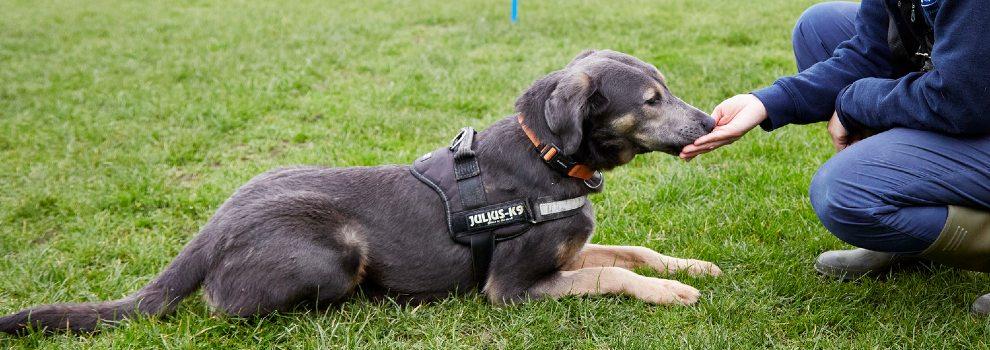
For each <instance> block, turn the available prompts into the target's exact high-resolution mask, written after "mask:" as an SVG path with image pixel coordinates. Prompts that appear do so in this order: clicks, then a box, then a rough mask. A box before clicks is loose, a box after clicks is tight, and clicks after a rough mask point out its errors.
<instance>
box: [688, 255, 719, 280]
mask: <svg viewBox="0 0 990 350" xmlns="http://www.w3.org/2000/svg"><path fill="white" fill-rule="evenodd" d="M686 260H687V261H688V262H687V268H686V270H687V273H688V274H689V275H691V276H702V275H709V276H720V275H722V269H720V268H719V267H718V265H715V264H713V263H710V262H707V261H702V260H694V259H686Z"/></svg>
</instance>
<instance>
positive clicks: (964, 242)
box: [921, 206, 990, 316]
mask: <svg viewBox="0 0 990 350" xmlns="http://www.w3.org/2000/svg"><path fill="white" fill-rule="evenodd" d="M921 257H923V258H925V259H928V260H931V261H934V262H937V263H941V264H944V265H948V266H952V267H957V268H961V269H966V270H971V271H980V272H990V212H985V211H980V210H976V209H970V208H966V207H958V206H949V216H948V218H947V219H946V220H945V227H943V228H942V233H940V234H939V236H938V239H936V240H935V243H932V245H931V246H929V247H928V249H925V251H924V252H922V253H921ZM971 310H972V311H973V313H974V314H978V315H981V316H986V315H987V314H990V294H986V295H983V296H982V297H979V298H977V299H976V301H975V302H973V307H972V309H971Z"/></svg>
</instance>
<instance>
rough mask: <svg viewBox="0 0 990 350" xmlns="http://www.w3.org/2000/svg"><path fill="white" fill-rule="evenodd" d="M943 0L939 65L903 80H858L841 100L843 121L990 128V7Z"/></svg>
mask: <svg viewBox="0 0 990 350" xmlns="http://www.w3.org/2000/svg"><path fill="white" fill-rule="evenodd" d="M940 2H941V3H942V5H941V7H940V8H939V9H938V12H937V15H936V17H935V18H934V20H935V21H934V26H933V28H934V30H935V46H934V47H933V48H932V54H931V58H932V63H933V65H934V68H933V69H932V70H930V71H928V72H925V73H920V72H919V73H910V74H908V75H906V76H904V77H901V78H899V79H881V78H868V79H862V80H858V81H856V82H855V83H853V84H852V85H850V86H849V87H847V88H845V89H844V90H843V91H842V92H841V93H840V94H839V96H838V98H837V99H836V110H837V112H838V113H839V119H840V121H842V122H843V125H855V123H853V122H858V123H859V124H860V125H862V126H864V127H867V128H870V129H873V130H878V131H879V130H886V129H890V128H893V127H908V128H912V129H918V130H929V131H936V132H942V133H948V134H988V133H990V66H988V64H990V39H988V38H987V31H986V26H987V24H988V23H987V22H988V21H990V7H988V6H986V3H984V2H982V1H965V0H942V1H940ZM930 6H936V5H930Z"/></svg>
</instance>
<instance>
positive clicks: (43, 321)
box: [0, 235, 209, 335]
mask: <svg viewBox="0 0 990 350" xmlns="http://www.w3.org/2000/svg"><path fill="white" fill-rule="evenodd" d="M201 238H202V235H200V236H198V237H196V238H195V239H193V241H192V242H190V243H189V244H188V245H187V246H186V247H185V248H183V250H182V252H181V253H179V256H178V257H176V258H175V260H173V261H172V263H171V264H169V265H168V267H166V268H165V271H163V272H162V273H161V274H160V275H158V277H157V278H155V280H154V281H152V282H151V283H149V284H148V285H146V286H144V288H141V290H139V291H137V292H136V293H134V294H132V295H130V296H127V297H125V298H123V299H119V300H112V301H105V302H97V303H79V304H53V305H41V306H36V307H33V308H29V309H25V310H21V311H20V312H17V313H15V314H12V315H7V316H3V317H0V332H4V333H8V334H15V335H18V334H19V335H23V334H24V333H26V331H27V330H28V329H32V330H38V331H44V332H47V333H52V332H60V331H72V332H92V331H95V330H96V328H97V326H99V325H100V324H101V323H106V324H112V323H114V322H115V321H119V320H122V319H125V318H128V317H131V316H134V315H139V314H140V315H148V316H164V315H168V314H171V313H172V312H173V311H175V308H176V306H178V304H179V302H180V301H182V299H183V298H185V297H186V296H188V295H189V294H191V293H192V292H194V291H196V289H198V288H199V285H200V284H201V283H202V282H203V278H204V277H205V275H206V271H207V269H208V266H209V256H208V253H207V251H206V250H207V249H206V247H204V245H203V244H202V242H203V241H204V240H203V239H201Z"/></svg>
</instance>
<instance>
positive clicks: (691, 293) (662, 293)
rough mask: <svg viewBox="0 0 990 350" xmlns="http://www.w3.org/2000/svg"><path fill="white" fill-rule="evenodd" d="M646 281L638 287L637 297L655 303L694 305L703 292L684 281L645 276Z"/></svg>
mask: <svg viewBox="0 0 990 350" xmlns="http://www.w3.org/2000/svg"><path fill="white" fill-rule="evenodd" d="M644 279H645V283H644V284H643V285H642V286H640V288H637V291H636V293H635V295H636V297H637V298H639V299H640V300H643V301H645V302H648V303H653V304H683V305H694V304H695V303H697V302H698V298H699V297H701V292H699V291H698V290H697V289H696V288H694V287H692V286H689V285H686V284H684V283H681V282H678V281H674V280H666V279H660V278H652V277H644Z"/></svg>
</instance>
